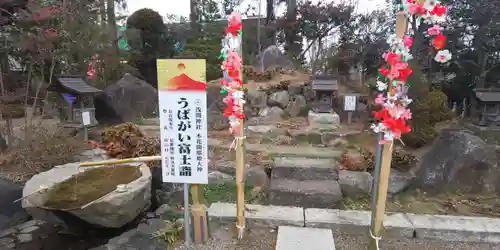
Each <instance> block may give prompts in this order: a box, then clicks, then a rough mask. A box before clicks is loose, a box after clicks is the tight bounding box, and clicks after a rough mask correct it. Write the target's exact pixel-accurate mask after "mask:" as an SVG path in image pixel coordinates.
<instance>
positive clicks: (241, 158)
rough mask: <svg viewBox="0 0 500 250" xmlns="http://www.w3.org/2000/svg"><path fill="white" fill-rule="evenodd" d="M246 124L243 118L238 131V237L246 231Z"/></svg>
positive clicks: (241, 236) (240, 237)
mask: <svg viewBox="0 0 500 250" xmlns="http://www.w3.org/2000/svg"><path fill="white" fill-rule="evenodd" d="M244 130H245V125H244V121H243V119H241V120H240V131H239V132H238V137H239V138H238V139H237V142H236V143H237V144H238V145H237V147H236V192H237V197H236V229H237V230H238V239H242V238H243V232H244V231H245V180H244V174H245V148H244V147H245V139H244V138H245V131H244Z"/></svg>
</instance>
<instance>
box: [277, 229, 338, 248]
mask: <svg viewBox="0 0 500 250" xmlns="http://www.w3.org/2000/svg"><path fill="white" fill-rule="evenodd" d="M305 249H311V250H335V242H334V240H333V235H332V230H330V229H319V228H309V227H289V226H280V227H278V239H277V241H276V250H305Z"/></svg>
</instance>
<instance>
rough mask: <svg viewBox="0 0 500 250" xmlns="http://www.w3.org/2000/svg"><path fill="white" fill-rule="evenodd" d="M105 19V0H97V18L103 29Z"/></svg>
mask: <svg viewBox="0 0 500 250" xmlns="http://www.w3.org/2000/svg"><path fill="white" fill-rule="evenodd" d="M106 19H107V18H106V0H99V20H100V21H101V27H102V28H103V29H105V28H106Z"/></svg>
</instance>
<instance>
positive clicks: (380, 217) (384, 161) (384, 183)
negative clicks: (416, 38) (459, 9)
mask: <svg viewBox="0 0 500 250" xmlns="http://www.w3.org/2000/svg"><path fill="white" fill-rule="evenodd" d="M407 24H408V19H407V17H406V14H404V13H403V12H399V13H398V14H397V16H396V37H397V38H400V39H402V38H403V37H404V35H405V32H406V28H407ZM387 92H388V93H389V94H390V95H392V94H394V88H393V86H392V82H389V84H388V89H387ZM393 147H394V144H393V143H392V142H391V143H389V144H385V145H383V146H382V155H381V160H380V174H379V180H378V187H377V193H376V199H377V202H376V207H375V217H374V218H372V227H371V233H372V234H373V235H372V236H373V237H372V240H371V249H374V250H378V249H379V246H378V241H379V239H380V236H381V231H382V227H383V222H384V215H385V203H386V200H387V190H388V187H389V174H390V171H391V161H392V150H393ZM372 209H373V208H372Z"/></svg>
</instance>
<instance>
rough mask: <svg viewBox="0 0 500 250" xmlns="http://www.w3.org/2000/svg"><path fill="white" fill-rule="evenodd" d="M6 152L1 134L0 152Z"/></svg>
mask: <svg viewBox="0 0 500 250" xmlns="http://www.w3.org/2000/svg"><path fill="white" fill-rule="evenodd" d="M5 150H7V141H6V140H5V139H4V138H3V136H2V134H0V152H3V151H5Z"/></svg>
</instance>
